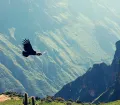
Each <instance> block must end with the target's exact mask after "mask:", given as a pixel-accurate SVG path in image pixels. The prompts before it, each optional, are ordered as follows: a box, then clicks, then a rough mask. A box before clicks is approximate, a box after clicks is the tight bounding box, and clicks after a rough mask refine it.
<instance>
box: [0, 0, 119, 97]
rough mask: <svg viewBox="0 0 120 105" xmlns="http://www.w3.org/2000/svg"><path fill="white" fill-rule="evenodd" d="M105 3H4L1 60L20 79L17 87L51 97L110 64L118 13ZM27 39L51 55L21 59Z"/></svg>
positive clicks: (10, 0) (4, 0)
mask: <svg viewBox="0 0 120 105" xmlns="http://www.w3.org/2000/svg"><path fill="white" fill-rule="evenodd" d="M86 2H87V3H86ZM118 4H119V3H118ZM80 5H81V6H80ZM101 5H102V4H99V3H97V2H94V1H93V0H86V1H82V2H81V1H80V0H20V1H16V0H2V1H0V33H1V34H0V63H1V64H2V65H3V66H5V67H6V68H7V69H8V71H11V72H12V73H11V74H12V75H9V76H12V77H11V78H14V80H16V81H15V82H13V80H11V81H12V82H11V83H12V84H14V85H15V86H14V85H13V86H12V88H13V91H14V90H16V89H15V88H14V87H18V89H17V90H20V91H26V92H28V93H29V95H37V96H42V97H43V96H45V95H53V94H55V93H56V92H57V91H58V90H60V89H61V88H62V86H63V85H65V84H66V83H69V82H70V81H72V80H74V79H76V78H77V77H78V76H80V75H83V74H84V73H85V72H86V71H87V68H89V67H91V66H92V65H93V64H94V63H95V62H102V61H105V62H110V61H111V59H112V57H113V53H114V47H111V46H114V43H115V42H116V41H117V40H118V39H119V31H118V30H119V29H120V27H119V24H118V23H119V22H118V21H119V18H118V17H119V16H117V14H115V15H111V14H113V12H112V11H111V10H108V7H106V6H105V5H102V6H101ZM103 7H104V8H103ZM88 10H91V11H88ZM94 10H95V11H94ZM118 10H119V9H118ZM83 11H84V12H83ZM118 12H119V11H118ZM101 13H102V15H101ZM118 15H119V14H118ZM106 17H107V18H106ZM24 38H29V39H30V41H31V43H32V44H33V45H34V46H33V47H34V48H35V49H36V50H38V51H39V50H40V51H42V52H43V51H45V50H47V52H48V53H47V55H45V56H42V57H39V58H38V57H33V56H31V57H30V58H28V59H25V58H24V57H22V56H21V51H22V50H23V49H22V45H21V42H22V40H23V39H24ZM0 69H1V67H0ZM1 71H2V70H1ZM2 72H3V71H2ZM1 74H2V73H1ZM0 78H2V76H1V77H0ZM16 82H19V84H18V83H16ZM0 83H1V81H0ZM16 85H17V86H16ZM5 87H6V88H4V89H5V90H8V89H11V88H8V86H7V85H6V86H5ZM19 87H20V89H19ZM1 91H3V90H1ZM92 95H94V94H92Z"/></svg>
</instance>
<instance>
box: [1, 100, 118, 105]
mask: <svg viewBox="0 0 120 105" xmlns="http://www.w3.org/2000/svg"><path fill="white" fill-rule="evenodd" d="M0 105H23V104H22V99H21V100H8V101H5V102H0ZM29 105H32V103H31V104H29ZM36 105H90V104H77V103H75V102H72V103H67V102H64V103H61V102H50V103H48V102H43V103H41V102H40V101H37V102H36ZM92 105H95V104H92ZM99 105H120V101H114V102H110V103H100V104H99Z"/></svg>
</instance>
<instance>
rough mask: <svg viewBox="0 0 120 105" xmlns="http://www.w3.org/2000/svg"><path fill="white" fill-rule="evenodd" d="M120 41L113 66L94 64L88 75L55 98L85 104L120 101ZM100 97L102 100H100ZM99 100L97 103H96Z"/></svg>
mask: <svg viewBox="0 0 120 105" xmlns="http://www.w3.org/2000/svg"><path fill="white" fill-rule="evenodd" d="M119 72H120V41H118V42H117V43H116V52H115V55H114V59H113V62H112V64H111V65H109V66H108V65H106V64H105V63H101V64H94V65H93V67H92V68H90V69H89V70H88V71H87V73H85V74H84V75H83V76H80V77H78V78H77V79H76V80H75V81H73V82H70V83H68V84H67V85H65V86H64V87H63V88H62V89H61V90H60V91H59V92H58V93H57V94H56V95H55V96H56V97H58V96H60V97H63V98H65V99H67V100H68V99H74V100H77V99H79V100H81V101H83V102H92V101H93V100H94V99H95V100H94V101H93V102H99V101H100V102H101V101H102V102H105V101H106V102H107V101H115V100H117V99H120V94H119V91H120V89H119V88H120V78H119V75H118V73H119ZM115 80H116V81H115ZM99 97H100V98H99ZM96 100H97V101H96Z"/></svg>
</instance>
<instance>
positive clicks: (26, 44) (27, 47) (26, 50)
mask: <svg viewBox="0 0 120 105" xmlns="http://www.w3.org/2000/svg"><path fill="white" fill-rule="evenodd" d="M23 48H24V51H23V52H22V55H23V56H24V57H28V56H29V55H37V56H40V55H42V53H41V52H36V51H34V50H33V48H32V45H31V43H30V41H29V39H25V40H23Z"/></svg>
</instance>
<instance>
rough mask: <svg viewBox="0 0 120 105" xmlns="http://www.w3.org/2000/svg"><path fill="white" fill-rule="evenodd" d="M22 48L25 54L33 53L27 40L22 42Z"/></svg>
mask: <svg viewBox="0 0 120 105" xmlns="http://www.w3.org/2000/svg"><path fill="white" fill-rule="evenodd" d="M23 48H24V50H25V51H26V52H31V51H32V52H33V51H34V50H33V48H32V46H31V44H30V41H29V39H25V40H23Z"/></svg>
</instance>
